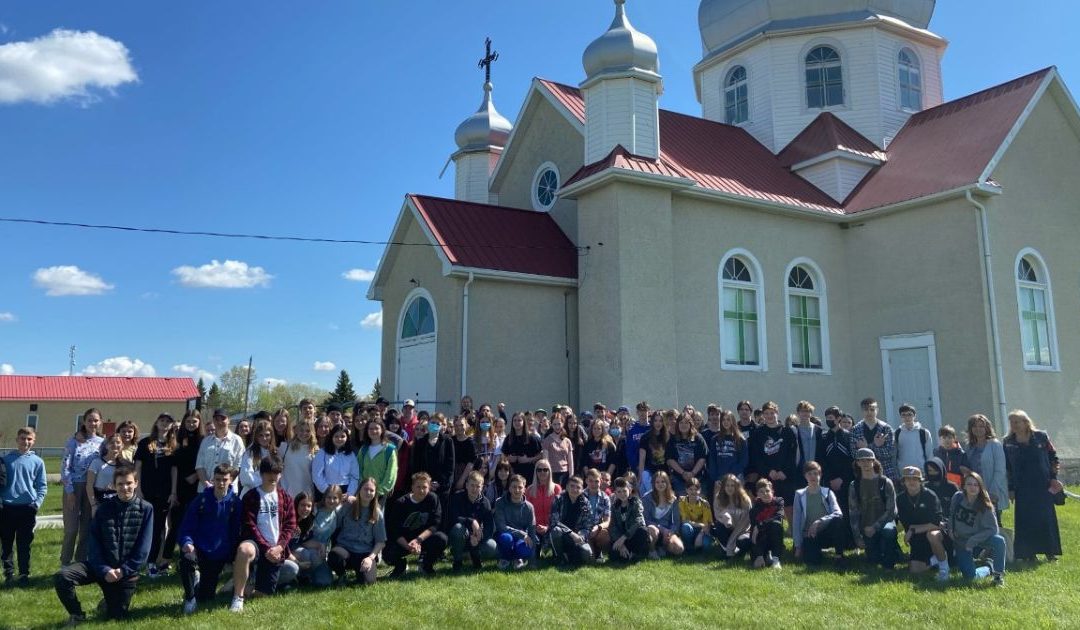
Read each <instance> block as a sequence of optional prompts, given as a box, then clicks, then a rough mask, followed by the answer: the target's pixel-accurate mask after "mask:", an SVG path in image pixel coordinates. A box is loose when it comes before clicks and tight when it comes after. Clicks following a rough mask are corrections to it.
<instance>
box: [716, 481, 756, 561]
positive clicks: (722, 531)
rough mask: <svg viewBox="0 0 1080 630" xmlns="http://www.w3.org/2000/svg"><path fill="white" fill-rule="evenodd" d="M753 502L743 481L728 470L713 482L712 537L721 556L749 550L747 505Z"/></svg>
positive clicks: (738, 555) (735, 555) (731, 556)
mask: <svg viewBox="0 0 1080 630" xmlns="http://www.w3.org/2000/svg"><path fill="white" fill-rule="evenodd" d="M751 507H753V502H752V501H751V500H750V495H749V494H747V493H746V490H745V489H744V488H743V484H742V483H741V482H740V481H739V478H738V477H736V476H735V475H733V474H731V473H728V474H726V475H724V476H723V477H721V478H720V481H719V482H717V484H716V496H715V497H714V498H713V510H712V512H713V523H712V529H711V530H710V531H711V533H712V537H713V539H714V540H715V541H716V542H717V544H718V545H720V549H722V550H723V553H724V556H723V557H725V558H728V559H731V558H737V557H740V556H742V555H743V554H745V553H746V552H748V551H750V546H751V545H750V508H751Z"/></svg>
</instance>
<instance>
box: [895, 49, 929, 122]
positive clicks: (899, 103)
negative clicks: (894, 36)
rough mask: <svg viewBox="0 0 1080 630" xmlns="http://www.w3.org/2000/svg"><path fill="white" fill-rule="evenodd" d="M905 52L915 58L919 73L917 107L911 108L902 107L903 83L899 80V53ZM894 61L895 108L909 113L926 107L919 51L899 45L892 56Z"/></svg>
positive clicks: (924, 83) (900, 65) (924, 85)
mask: <svg viewBox="0 0 1080 630" xmlns="http://www.w3.org/2000/svg"><path fill="white" fill-rule="evenodd" d="M905 51H906V52H907V53H908V54H909V55H911V57H912V58H913V59H914V60H915V70H916V72H918V74H919V85H918V88H919V108H918V109H911V108H910V107H904V84H903V82H902V81H901V80H900V70H901V68H902V67H903V66H902V64H901V63H900V55H901V54H903V53H904V52H905ZM894 60H895V62H896V108H897V109H899V110H900V111H902V112H908V113H911V114H917V113H919V112H921V111H923V110H924V109H925V108H926V81H925V80H924V77H923V61H922V56H920V55H919V52H918V51H917V50H915V49H914V48H912V47H911V46H901V47H900V48H899V49H897V51H896V56H895V58H894Z"/></svg>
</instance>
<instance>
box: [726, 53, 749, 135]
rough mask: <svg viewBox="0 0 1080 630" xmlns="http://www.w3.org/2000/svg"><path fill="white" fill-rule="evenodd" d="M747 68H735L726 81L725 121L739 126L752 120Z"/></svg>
mask: <svg viewBox="0 0 1080 630" xmlns="http://www.w3.org/2000/svg"><path fill="white" fill-rule="evenodd" d="M747 83H748V82H747V80H746V68H745V67H743V66H735V67H734V68H732V69H731V70H730V71H729V72H728V74H727V78H726V79H725V80H724V121H725V122H726V123H727V124H729V125H738V124H740V123H744V122H746V121H748V120H750V98H749V89H748V87H747Z"/></svg>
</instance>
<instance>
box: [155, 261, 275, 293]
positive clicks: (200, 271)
mask: <svg viewBox="0 0 1080 630" xmlns="http://www.w3.org/2000/svg"><path fill="white" fill-rule="evenodd" d="M172 273H173V275H174V276H176V277H177V278H179V279H180V284H182V285H184V286H185V287H192V288H197V289H250V288H252V287H266V286H270V280H271V279H272V278H273V277H274V276H272V275H270V274H268V273H266V270H265V269H263V268H262V267H249V266H248V264H247V263H246V262H241V261H239V260H226V261H225V262H218V261H217V260H212V261H210V264H207V265H203V266H201V267H191V266H189V265H183V266H181V267H177V268H176V269H173V270H172Z"/></svg>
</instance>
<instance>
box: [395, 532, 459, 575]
mask: <svg viewBox="0 0 1080 630" xmlns="http://www.w3.org/2000/svg"><path fill="white" fill-rule="evenodd" d="M446 543H447V538H446V534H444V533H442V532H435V533H434V534H432V535H431V536H429V537H428V539H427V540H425V541H424V542H422V543H420V562H421V564H423V565H424V567H426V568H431V567H433V566H434V565H435V563H436V562H438V561H439V560H440V559H442V555H443V552H444V551H446ZM408 556H409V551H408V550H407V549H404V548H402V546H401V545H399V544H397V541H396V540H392V541H390V542H389V543H388V544H387V545H386V548H385V549H384V550H383V559H384V560H386V563H387V564H392V565H394V568H395V569H399V568H404V567H405V559H406V558H407V557H408Z"/></svg>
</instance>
